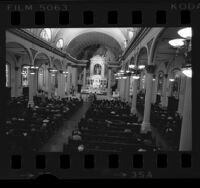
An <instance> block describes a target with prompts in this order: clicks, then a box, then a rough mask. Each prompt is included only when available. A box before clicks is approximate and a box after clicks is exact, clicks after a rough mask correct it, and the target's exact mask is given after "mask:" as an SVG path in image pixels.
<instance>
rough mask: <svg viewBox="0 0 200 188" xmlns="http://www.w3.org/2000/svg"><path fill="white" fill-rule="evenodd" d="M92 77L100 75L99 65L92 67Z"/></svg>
mask: <svg viewBox="0 0 200 188" xmlns="http://www.w3.org/2000/svg"><path fill="white" fill-rule="evenodd" d="M94 75H101V65H99V64H96V65H95V66H94Z"/></svg>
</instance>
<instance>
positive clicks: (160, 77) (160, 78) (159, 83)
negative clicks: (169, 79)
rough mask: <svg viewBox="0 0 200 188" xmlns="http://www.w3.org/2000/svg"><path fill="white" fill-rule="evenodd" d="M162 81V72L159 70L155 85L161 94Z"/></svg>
mask: <svg viewBox="0 0 200 188" xmlns="http://www.w3.org/2000/svg"><path fill="white" fill-rule="evenodd" d="M163 82H164V72H162V71H160V72H159V73H158V86H157V93H158V94H161V93H162V90H163Z"/></svg>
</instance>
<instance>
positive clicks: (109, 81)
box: [107, 68, 111, 97]
mask: <svg viewBox="0 0 200 188" xmlns="http://www.w3.org/2000/svg"><path fill="white" fill-rule="evenodd" d="M107 96H108V97H111V68H109V69H108V90H107Z"/></svg>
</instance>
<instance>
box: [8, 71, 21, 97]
mask: <svg viewBox="0 0 200 188" xmlns="http://www.w3.org/2000/svg"><path fill="white" fill-rule="evenodd" d="M14 71H15V86H14V88H15V92H14V93H15V95H14V96H15V97H18V96H19V91H18V90H19V85H20V84H19V82H20V81H19V78H20V74H21V71H20V69H19V68H17V69H15V68H14ZM11 81H12V77H11V80H10V85H11V84H12V83H11ZM11 86H12V85H11Z"/></svg>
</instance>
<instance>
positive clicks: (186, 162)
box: [0, 1, 200, 179]
mask: <svg viewBox="0 0 200 188" xmlns="http://www.w3.org/2000/svg"><path fill="white" fill-rule="evenodd" d="M199 7H200V3H196V2H177V3H173V2H159V1H154V2H150V1H145V2H142V1H141V2H134V1H123V2H120V1H118V2H114V1H106V2H105V1H104V2H101V1H95V2H91V1H54V2H53V1H46V2H42V3H41V2H39V1H36V2H26V1H24V2H22V1H19V2H1V3H0V9H1V10H0V19H1V21H0V24H1V27H0V28H1V29H0V32H1V40H0V48H1V50H0V58H1V63H0V66H1V72H2V75H1V83H0V85H1V93H2V97H1V108H2V115H3V116H2V118H1V124H2V127H3V126H5V121H6V120H5V117H6V115H7V114H6V113H7V112H6V111H5V109H6V107H7V106H6V105H7V104H6V101H8V99H7V97H6V96H7V91H6V87H5V83H6V79H7V77H6V68H5V67H6V63H7V58H6V55H7V46H6V45H7V41H9V39H8V38H9V36H11V38H12V36H13V35H17V36H20V37H21V38H23V40H27V41H28V40H29V42H30V40H32V41H31V43H32V44H33V45H32V46H31V47H30V46H29V48H32V49H33V50H32V52H31V53H32V55H33V54H34V53H35V54H37V52H34V50H35V49H36V47H37V45H38V46H39V47H38V51H39V50H41V49H45V51H48V50H49V51H50V52H51V53H52V54H54V53H55V54H56V56H59V57H61V59H62V58H66V59H67V60H68V61H71V62H72V64H73V65H71V67H72V69H73V67H75V68H76V67H77V66H78V65H76V63H77V64H79V63H80V64H81V63H83V62H81V61H79V60H77V59H75V58H72V56H67V57H66V56H63V52H60V50H58V49H55V47H52V46H50V45H49V46H48V44H47V42H44V40H42V42H41V41H40V39H38V37H36V39H35V38H34V37H32V39H31V37H30V36H31V35H30V32H28V31H23V29H24V28H31V29H41V28H57V29H70V28H75V29H77V28H79V29H80V28H82V29H94V28H99V30H101V29H102V28H107V29H111V28H112V29H113V28H122V30H123V29H124V28H143V29H145V28H146V33H145V31H144V30H143V36H142V34H141V35H138V36H140V37H144V35H147V33H148V32H149V31H147V30H148V29H149V30H150V29H152V28H158V29H159V28H161V29H162V28H164V29H165V28H172V30H173V28H188V27H190V28H192V33H193V36H192V39H191V40H192V52H191V54H192V67H194V68H193V69H192V71H193V72H194V75H192V77H193V80H192V83H193V82H195V80H198V79H199V75H198V69H199V66H198V61H197V60H198V49H199V48H198V45H199V33H200V32H199V31H200V28H199V24H198V18H199V16H200V14H199ZM175 31H176V30H175ZM8 32H9V33H11V34H7V33H8ZM94 32H98V29H97V30H94ZM136 32H137V31H136ZM82 34H84V32H82ZM104 34H105V32H104ZM156 34H157V33H156V32H155V35H156ZM168 34H170V33H168ZM46 35H47V34H46ZM32 36H33V35H32ZM102 36H103V35H102ZM151 36H153V34H151ZM47 37H48V36H47ZM77 37H78V35H77ZM85 37H86V39H89V38H90V37H88V36H85ZM91 37H97V36H95V35H91ZM104 37H105V36H104ZM113 37H114V36H113ZM33 38H34V39H33ZM169 38H170V35H167V34H166V36H165V37H164V38H163V39H161V40H168V39H169ZM12 39H13V38H12ZM72 39H74V38H72ZM150 39H151V38H150ZM16 40H18V39H16ZM102 40H104V43H105V40H107V38H106V37H105V38H104V39H102ZM5 41H6V42H5ZM34 41H35V43H34ZM12 42H14V41H12ZM54 42H55V41H54ZM75 42H80V43H81V40H80V41H78V40H77V41H75ZM82 42H83V41H82ZM96 42H97V41H96ZM129 42H130V41H129ZM156 42H157V41H156ZM134 44H135V45H136V44H137V41H135V43H133V44H132V45H133V46H131V47H130V49H129V52H127V53H131V52H130V50H131V48H132V49H134ZM24 45H26V42H24ZM27 45H28V43H27ZM34 45H35V46H34ZM54 45H55V44H54ZM68 45H70V42H69V44H68ZM127 45H128V44H127ZM137 45H138V46H140V44H137ZM141 45H142V44H141ZM148 45H150V48H149V49H151V42H150V43H148V44H146V46H147V48H148ZM70 47H72V46H70ZM9 48H16V49H19V51H18V52H16V51H15V52H13V50H12V49H11V50H10V51H9V53H11V52H13V53H16V54H15V55H16V56H18V57H19V56H20V53H24V52H22V49H21V48H20V47H19V46H16V45H13V46H12V45H10V46H9ZM20 50H21V52H20ZM75 50H79V48H78V47H77V48H76V49H75ZM134 50H135V51H137V50H138V49H137V48H135V49H134ZM69 51H70V50H69ZM71 52H72V53H74V54H76V52H75V51H73V50H71ZM163 53H164V52H163ZM136 54H137V53H136ZM123 55H124V54H123ZM126 57H128V55H127V56H126ZM126 57H125V55H124V59H123V60H122V61H125V60H126ZM19 59H20V57H19ZM122 61H121V60H120V62H122ZM68 64H70V63H68ZM122 64H123V63H122ZM119 67H120V68H123V65H122V67H121V66H119ZM67 70H68V69H67ZM97 72H98V71H97ZM72 77H73V75H72ZM195 77H196V78H195ZM12 79H13V78H12V77H11V80H12ZM72 79H73V78H72ZM12 81H13V80H12ZM192 87H193V88H192V90H193V92H192V94H191V95H192V99H193V97H194V100H192V101H195V102H194V104H192V108H195V107H194V106H195V105H197V109H198V102H196V101H198V96H199V95H198V89H197V88H198V81H197V84H193V85H192ZM195 87H197V88H195ZM194 91H195V92H194ZM195 94H196V95H197V97H195V96H193V95H195ZM29 97H30V94H29ZM182 108H183V107H182ZM188 108H189V107H188ZM190 109H191V108H190ZM195 109H196V108H195ZM196 113H198V110H197V111H195V110H193V111H192V117H190V118H192V122H193V123H192V138H190V139H191V140H192V149H191V148H190V149H189V150H187V149H183V150H181V151H180V148H177V149H176V150H172V151H168V150H166V151H165V150H156V151H147V152H138V151H132V150H130V149H129V150H128V151H127V150H126V151H124V152H117V153H116V152H101V151H100V150H99V151H98V150H97V151H96V150H93V151H85V150H83V151H71V150H70V152H69V150H66V151H65V150H64V151H63V152H34V151H30V152H28V151H26V150H25V151H22V150H20V151H15V150H14V151H11V150H8V148H7V145H6V144H5V145H4V140H3V139H2V141H1V142H2V144H1V148H2V149H1V152H2V154H1V160H0V174H1V175H0V178H1V179H35V178H38V177H40V176H41V175H44V174H48V175H53V176H55V177H57V178H61V179H77V178H78V179H79V178H83V179H84V178H122V179H123V178H131V179H152V178H199V174H200V173H199V170H200V169H199V167H200V164H199V143H200V142H199V135H198V134H199V126H198V119H197V118H198V114H197V115H196ZM195 118H196V119H195ZM196 122H197V123H196ZM1 131H3V130H1ZM187 131H188V132H187ZM187 131H186V134H187V133H188V134H189V131H190V129H188V130H187ZM1 135H3V132H2V133H1ZM2 138H3V137H2ZM186 145H187V144H186ZM30 147H31V146H30ZM50 178H51V176H50Z"/></svg>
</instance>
